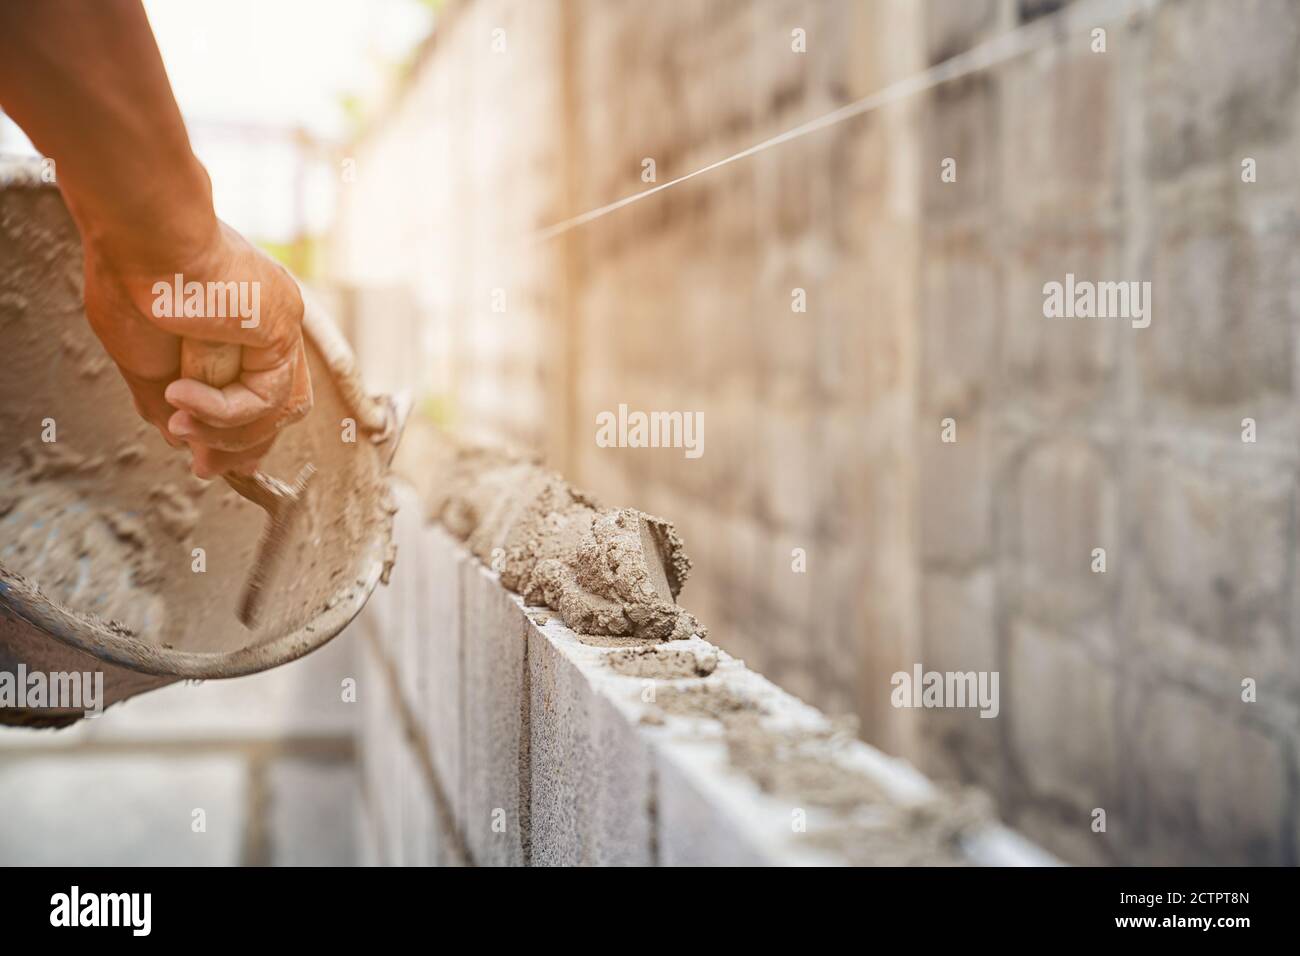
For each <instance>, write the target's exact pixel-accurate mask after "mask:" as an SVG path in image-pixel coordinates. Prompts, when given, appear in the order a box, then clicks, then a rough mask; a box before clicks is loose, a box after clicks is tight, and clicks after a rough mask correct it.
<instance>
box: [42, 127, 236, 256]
mask: <svg viewBox="0 0 1300 956" xmlns="http://www.w3.org/2000/svg"><path fill="white" fill-rule="evenodd" d="M155 162H156V166H155V168H154V169H153V170H150V171H149V174H148V175H141V176H138V177H131V179H132V182H130V183H129V184H126V185H125V186H123V187H122V188H120V189H119V190H117V192H116V195H113V196H112V197H111V201H108V202H102V201H93V199H92V200H91V201H83V200H82V197H81V196H80V195H79V194H78V192H77V191H76V190H75V189H73V190H69V189H68V188H67V187H66V185H65V189H64V192H65V196H66V198H67V201H68V207H69V209H70V210H71V212H72V215H73V218H74V219H76V221H77V226H78V228H79V229H80V231H81V236H82V241H83V243H84V244H85V245H86V246H87V248H88V251H89V252H91V253H92V254H94V255H96V256H98V257H99V258H101V259H103V260H106V261H108V262H110V263H112V264H113V266H114V268H115V269H117V270H119V271H122V272H130V273H135V274H162V273H170V272H173V271H182V269H183V265H184V264H185V263H189V262H193V261H195V260H197V259H200V258H202V257H203V256H204V255H205V254H206V253H207V251H208V250H210V249H211V248H212V247H213V246H214V245H215V244H216V243H217V242H218V241H219V237H220V226H219V223H218V221H217V216H216V212H215V210H214V208H213V205H212V183H211V180H210V179H209V178H208V174H207V170H205V169H204V168H203V165H202V164H201V163H200V162H199V161H198V159H197V158H196V157H195V156H194V155H193V153H191V152H190V151H189V149H188V148H186V149H185V150H184V155H181V156H178V157H176V159H175V160H165V159H164V160H155ZM96 198H97V197H96Z"/></svg>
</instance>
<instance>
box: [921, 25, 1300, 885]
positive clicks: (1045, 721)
mask: <svg viewBox="0 0 1300 956" xmlns="http://www.w3.org/2000/svg"><path fill="white" fill-rule="evenodd" d="M1051 6H1053V5H1050V4H1043V5H1036V4H1029V3H1023V2H1022V3H1018V4H1016V3H1004V2H997V0H988V2H946V3H936V4H932V5H931V7H930V16H929V18H928V21H927V35H926V58H927V61H928V62H938V61H939V60H941V59H944V58H946V57H949V56H952V55H953V54H955V53H958V52H961V51H962V50H965V49H968V48H970V47H971V46H973V45H975V44H977V43H979V42H981V41H983V40H986V39H988V38H989V37H991V36H995V35H997V34H998V33H1000V32H1003V31H1005V30H1007V29H1010V28H1011V27H1014V26H1016V25H1019V24H1021V23H1025V22H1032V20H1033V19H1034V17H1035V16H1036V15H1037V14H1039V13H1042V12H1044V9H1045V8H1050V7H1051ZM1076 8H1078V9H1083V6H1082V4H1076ZM1090 25H1091V24H1088V23H1087V22H1086V21H1085V27H1087V26H1090ZM1097 25H1100V24H1097ZM1105 27H1106V28H1107V31H1108V33H1107V38H1106V39H1107V49H1106V52H1105V53H1096V52H1093V50H1092V49H1091V47H1090V45H1089V43H1088V36H1089V34H1088V30H1087V29H1084V30H1083V31H1082V32H1081V33H1079V32H1076V33H1075V34H1074V35H1073V36H1074V38H1073V39H1072V40H1070V41H1068V42H1066V41H1058V42H1053V43H1051V44H1048V45H1046V46H1045V47H1044V48H1043V49H1041V50H1039V51H1037V52H1036V53H1034V54H1033V55H1030V56H1027V57H1025V58H1023V59H1019V60H1016V61H1014V62H1012V63H1009V64H1007V65H1005V66H1004V67H1001V68H1000V69H998V70H996V71H990V72H987V73H984V74H981V75H980V76H978V77H976V78H972V79H970V80H968V81H964V82H960V83H954V84H951V85H949V86H946V87H944V88H942V89H940V90H939V91H937V92H936V93H935V94H934V96H933V97H931V99H930V101H929V102H928V104H927V106H926V109H925V111H924V114H923V116H922V122H923V129H924V134H923V146H922V151H923V161H922V166H923V168H925V169H927V170H931V169H932V170H938V168H939V163H940V162H941V160H942V158H943V157H947V156H953V157H957V158H958V164H959V165H958V169H959V176H958V182H957V183H955V184H946V183H942V182H940V180H939V177H938V176H937V175H932V176H927V177H926V179H925V180H924V183H925V185H924V188H923V193H922V194H923V203H924V208H923V217H922V221H923V223H924V228H923V238H922V247H921V259H922V262H923V263H924V265H923V269H922V286H921V288H922V296H921V308H920V313H919V314H920V318H921V348H920V356H919V358H920V369H919V373H920V374H919V382H918V385H919V388H918V399H919V412H918V417H919V425H920V429H921V431H920V434H921V436H922V438H923V440H922V441H921V442H920V443H919V445H918V448H919V457H920V479H921V498H922V502H923V505H922V508H921V511H920V517H921V525H920V527H921V542H920V553H921V580H922V584H921V595H922V596H921V602H920V607H921V617H922V629H923V631H922V646H923V649H924V654H925V658H924V659H925V660H926V661H927V663H928V664H930V665H933V666H935V667H937V668H939V669H952V668H959V669H966V668H979V669H988V670H998V671H1000V672H1001V674H1002V679H1003V682H1004V684H1003V686H1004V687H1005V688H1008V689H1009V692H1010V699H1009V700H1008V701H1007V702H1006V706H1005V710H1004V719H999V720H996V721H983V720H978V719H976V720H969V719H966V717H967V716H970V715H964V714H962V713H961V712H955V711H953V712H943V711H934V712H929V713H927V714H926V715H925V716H924V718H923V720H922V744H921V746H920V748H919V753H920V754H922V755H923V756H922V757H921V763H922V766H924V767H925V768H926V769H927V771H928V772H931V773H933V774H935V775H937V776H940V777H957V778H960V779H968V780H975V781H978V782H980V783H981V784H982V785H984V786H987V787H989V788H990V789H991V790H993V791H994V792H995V793H997V794H998V795H999V798H1000V804H1001V806H1002V809H1003V813H1004V815H1005V818H1006V819H1007V820H1008V821H1010V822H1012V823H1013V824H1014V825H1015V826H1017V827H1019V828H1021V829H1023V830H1024V832H1026V833H1027V834H1029V835H1031V836H1033V837H1034V838H1035V839H1038V840H1040V841H1042V842H1043V843H1045V844H1046V845H1048V846H1051V847H1052V848H1053V849H1055V850H1057V851H1058V852H1060V853H1061V854H1062V855H1063V856H1065V857H1066V858H1068V859H1072V860H1075V861H1078V862H1087V863H1112V864H1113V863H1124V864H1135V863H1136V864H1166V863H1183V864H1196V863H1206V862H1216V863H1232V864H1273V865H1277V864H1292V865H1293V864H1295V863H1296V862H1297V860H1300V841H1298V831H1297V830H1296V825H1295V823H1296V819H1297V814H1298V813H1300V787H1298V786H1297V777H1296V767H1297V765H1298V763H1297V760H1298V758H1300V730H1298V729H1297V728H1300V693H1298V691H1300V681H1298V678H1300V663H1298V662H1300V657H1298V656H1297V654H1296V650H1297V644H1296V633H1297V631H1296V626H1297V622H1296V620H1295V617H1294V613H1293V611H1292V609H1291V608H1292V605H1293V603H1294V597H1295V594H1296V587H1297V580H1296V578H1295V576H1294V574H1293V573H1292V569H1293V568H1294V567H1295V561H1296V557H1297V555H1296V543H1297V540H1298V539H1300V526H1297V523H1296V514H1295V494H1296V487H1297V479H1298V478H1300V457H1298V456H1297V450H1296V443H1295V436H1296V434H1297V426H1298V425H1300V419H1298V418H1297V413H1296V407H1295V401H1294V398H1295V395H1294V382H1293V378H1294V364H1295V363H1294V359H1295V355H1296V354H1297V352H1296V332H1295V330H1296V328H1297V324H1296V318H1297V308H1296V301H1295V296H1294V293H1293V289H1294V275H1293V273H1294V270H1293V269H1287V268H1279V261H1280V260H1279V257H1284V258H1285V257H1287V256H1289V255H1290V252H1289V250H1290V249H1291V248H1292V247H1293V244H1294V236H1295V226H1296V223H1297V222H1300V219H1297V216H1296V211H1297V209H1300V190H1298V189H1297V186H1296V184H1297V182H1300V180H1297V179H1296V177H1295V175H1294V170H1295V163H1296V161H1295V158H1294V157H1295V155H1296V149H1297V147H1298V146H1300V127H1297V126H1296V125H1295V123H1294V122H1292V121H1290V119H1289V117H1292V116H1293V115H1294V107H1295V104H1296V102H1297V95H1300V94H1297V90H1296V83H1295V71H1294V63H1295V56H1296V54H1297V53H1300V7H1297V5H1296V4H1293V3H1285V2H1279V3H1267V2H1260V3H1246V4H1221V3H1217V2H1214V0H1177V2H1167V3H1163V4H1160V5H1158V6H1156V7H1155V8H1154V10H1153V11H1152V12H1150V13H1149V14H1146V15H1143V16H1139V17H1136V18H1132V19H1130V20H1126V21H1120V22H1111V23H1107V24H1105ZM1284 117H1285V119H1284ZM1246 157H1254V158H1255V159H1256V161H1257V162H1258V164H1259V168H1261V169H1264V170H1267V172H1266V173H1262V174H1260V176H1259V179H1258V181H1257V182H1255V183H1246V182H1243V180H1242V168H1241V163H1242V160H1243V159H1244V158H1246ZM1067 272H1073V273H1075V274H1076V275H1077V276H1078V277H1079V278H1085V277H1087V278H1091V279H1111V280H1129V279H1141V280H1148V281H1150V282H1151V283H1152V302H1153V316H1152V323H1151V326H1150V327H1149V328H1146V329H1134V328H1132V327H1131V326H1130V325H1129V323H1127V322H1125V321H1122V320H1120V321H1108V320H1104V319H1102V320H1095V321H1088V320H1082V321H1079V322H1075V323H1071V322H1069V321H1066V322H1064V323H1055V322H1051V321H1049V320H1046V319H1044V318H1043V316H1042V302H1043V294H1042V287H1043V284H1044V283H1045V282H1047V281H1050V280H1052V279H1055V280H1057V281H1060V280H1062V279H1063V278H1064V276H1065V274H1066V273H1067ZM948 417H951V418H953V419H954V420H955V422H956V427H957V435H958V438H957V441H956V442H955V443H953V444H943V443H941V442H939V441H938V440H937V436H938V435H939V431H940V427H941V426H940V422H941V421H942V420H943V419H944V418H948ZM1246 417H1250V418H1253V419H1255V420H1256V422H1257V423H1258V429H1259V432H1258V434H1259V439H1258V442H1257V443H1246V442H1243V440H1242V420H1243V418H1246ZM1094 548H1104V549H1105V551H1106V570H1105V572H1104V573H1095V572H1094V570H1093V556H1092V554H1093V549H1094ZM1247 678H1251V679H1253V680H1254V681H1255V682H1256V683H1257V686H1258V698H1257V700H1255V701H1253V702H1248V701H1245V700H1243V686H1242V682H1243V680H1244V679H1247ZM1098 808H1100V809H1104V810H1105V811H1106V813H1107V826H1108V832H1107V834H1106V835H1105V837H1104V838H1102V839H1099V838H1098V834H1095V833H1093V832H1091V830H1090V829H1089V828H1088V827H1087V826H1084V825H1082V824H1083V823H1084V822H1085V821H1088V820H1089V819H1090V818H1091V816H1092V814H1093V812H1094V810H1095V809H1098Z"/></svg>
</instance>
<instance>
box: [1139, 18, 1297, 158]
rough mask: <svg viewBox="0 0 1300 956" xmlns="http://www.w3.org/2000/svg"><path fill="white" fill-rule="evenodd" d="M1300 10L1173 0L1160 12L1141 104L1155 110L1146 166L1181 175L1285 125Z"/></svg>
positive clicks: (1149, 127) (1265, 137) (1148, 123)
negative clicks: (1283, 117) (1175, 1)
mask: <svg viewBox="0 0 1300 956" xmlns="http://www.w3.org/2000/svg"><path fill="white" fill-rule="evenodd" d="M1298 54H1300V9H1297V7H1296V5H1295V4H1293V3H1290V2H1288V0H1249V2H1245V3H1238V4H1223V3H1218V2H1216V0H1192V2H1188V3H1179V4H1164V5H1162V6H1161V7H1159V8H1157V11H1156V14H1155V16H1154V18H1153V21H1152V24H1151V29H1150V39H1149V42H1148V44H1147V47H1146V50H1145V56H1144V62H1145V63H1146V64H1148V65H1147V67H1146V70H1145V71H1144V73H1145V76H1144V80H1145V82H1144V84H1143V88H1142V90H1141V93H1140V102H1141V103H1142V104H1143V106H1144V107H1145V111H1146V114H1147V118H1146V124H1145V125H1146V128H1147V130H1148V133H1147V135H1148V137H1149V140H1150V141H1149V145H1148V147H1147V156H1146V168H1147V170H1148V173H1149V175H1151V176H1153V177H1157V178H1165V177H1171V176H1176V175H1178V174H1180V173H1182V172H1183V171H1184V170H1186V169H1188V168H1189V167H1192V166H1195V165H1197V164H1200V163H1205V162H1208V161H1212V160H1216V159H1222V158H1233V159H1235V158H1236V157H1237V155H1238V153H1239V152H1240V149H1241V146H1242V144H1243V143H1251V142H1258V141H1261V140H1265V141H1266V140H1268V139H1271V138H1274V137H1276V136H1278V135H1279V134H1280V133H1283V132H1284V131H1285V128H1286V124H1285V122H1283V120H1282V116H1284V115H1287V114H1286V113H1285V111H1284V110H1281V109H1279V105H1280V104H1284V103H1287V102H1288V101H1289V99H1290V97H1291V96H1292V95H1293V94H1294V86H1293V85H1292V81H1291V69H1292V67H1293V65H1294V63H1295V61H1296V59H1297V55H1298Z"/></svg>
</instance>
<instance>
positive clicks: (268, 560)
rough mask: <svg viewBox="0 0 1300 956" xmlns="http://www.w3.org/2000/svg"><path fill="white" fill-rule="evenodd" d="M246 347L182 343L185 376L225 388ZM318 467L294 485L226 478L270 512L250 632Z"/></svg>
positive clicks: (247, 605)
mask: <svg viewBox="0 0 1300 956" xmlns="http://www.w3.org/2000/svg"><path fill="white" fill-rule="evenodd" d="M242 353H243V349H242V347H240V346H238V345H232V344H228V343H223V342H204V341H202V340H200V339H184V340H182V341H181V376H182V377H183V378H192V379H195V380H196V381H200V382H205V383H206V384H208V385H211V386H212V387H213V388H225V387H226V386H227V385H229V384H230V383H231V382H234V381H236V380H237V379H238V378H239V370H240V359H241V355H242ZM315 473H316V467H315V466H314V465H312V464H311V463H310V462H308V463H307V464H305V465H303V466H302V470H301V471H299V472H298V477H297V478H296V479H294V482H293V484H286V483H285V482H283V481H280V480H279V479H276V478H272V477H271V476H269V475H267V474H264V473H263V472H260V471H259V472H256V473H254V474H252V475H240V474H235V473H234V472H229V473H227V474H225V475H222V477H223V478H224V479H225V480H226V484H228V485H229V486H230V487H231V488H233V489H234V490H235V492H236V493H238V494H239V495H241V496H242V497H244V498H245V499H247V500H248V501H251V502H252V503H253V504H255V505H257V506H258V507H259V508H261V509H262V510H263V511H265V512H266V517H267V523H266V530H265V531H263V532H262V540H261V541H260V542H259V543H258V545H257V556H256V558H254V560H253V567H252V569H251V570H250V571H249V572H248V580H247V581H245V582H244V594H243V597H242V598H240V601H239V620H240V621H241V622H243V624H244V626H245V627H247V628H253V627H256V626H257V621H258V616H259V612H260V611H261V608H262V595H263V592H264V589H265V587H266V584H267V582H268V581H269V580H270V579H271V573H272V572H273V571H274V570H275V567H276V565H277V564H278V563H279V562H280V561H281V560H282V558H283V555H284V552H285V550H286V549H287V548H288V546H289V529H290V527H291V526H292V524H293V522H294V521H296V520H298V519H299V518H300V517H301V515H302V514H303V512H305V511H306V510H307V485H308V483H309V482H310V481H311V477H312V475H314V474H315Z"/></svg>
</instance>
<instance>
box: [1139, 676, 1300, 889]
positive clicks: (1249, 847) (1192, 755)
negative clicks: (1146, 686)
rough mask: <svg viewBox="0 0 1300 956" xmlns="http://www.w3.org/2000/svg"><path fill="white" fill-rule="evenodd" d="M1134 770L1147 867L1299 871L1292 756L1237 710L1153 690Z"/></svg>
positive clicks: (1173, 690) (1169, 689)
mask: <svg viewBox="0 0 1300 956" xmlns="http://www.w3.org/2000/svg"><path fill="white" fill-rule="evenodd" d="M1144 703H1145V705H1144V706H1143V707H1142V713H1141V714H1140V716H1139V718H1138V725H1137V727H1136V728H1135V735H1136V740H1137V748H1136V752H1137V753H1138V754H1141V755H1142V756H1141V758H1140V759H1139V760H1138V761H1137V762H1136V765H1135V766H1133V767H1131V768H1129V772H1131V773H1133V774H1134V775H1135V778H1136V781H1135V782H1136V785H1137V792H1138V793H1139V794H1141V797H1142V801H1141V802H1142V805H1143V806H1144V808H1145V819H1146V832H1147V837H1148V839H1147V845H1146V846H1145V847H1144V848H1143V849H1142V850H1141V851H1140V852H1139V854H1138V862H1140V863H1142V864H1144V865H1155V866H1161V865H1180V866H1194V865H1197V864H1203V863H1204V862H1205V861H1206V860H1215V861H1216V862H1219V863H1224V864H1229V865H1235V866H1279V865H1286V864H1288V863H1292V862H1293V860H1292V858H1291V857H1290V856H1289V852H1290V851H1289V849H1288V840H1289V839H1290V838H1291V836H1292V834H1291V833H1289V832H1288V827H1289V826H1293V825H1294V820H1293V816H1292V815H1291V813H1290V812H1289V811H1288V802H1289V800H1290V799H1291V797H1290V789H1289V783H1288V780H1287V766H1288V763H1287V753H1286V746H1285V745H1284V744H1283V743H1281V742H1280V741H1279V740H1277V739H1275V738H1274V737H1273V736H1272V735H1270V734H1267V733H1264V732H1261V731H1260V730H1257V729H1256V728H1254V727H1252V726H1250V725H1249V724H1247V723H1246V721H1245V719H1243V718H1244V717H1245V715H1244V714H1243V713H1242V712H1241V709H1243V708H1249V707H1251V706H1254V705H1250V704H1244V703H1241V702H1239V701H1234V702H1232V703H1226V704H1217V703H1216V702H1211V701H1207V700H1204V699H1200V698H1198V697H1197V696H1196V695H1194V694H1193V693H1190V692H1189V691H1187V690H1186V689H1185V688H1182V687H1177V686H1172V685H1165V686H1158V687H1155V688H1151V689H1150V690H1149V691H1148V692H1147V695H1146V696H1145V698H1144Z"/></svg>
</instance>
